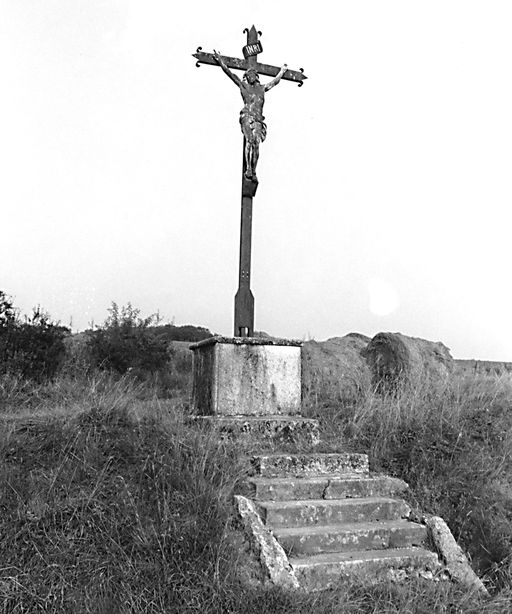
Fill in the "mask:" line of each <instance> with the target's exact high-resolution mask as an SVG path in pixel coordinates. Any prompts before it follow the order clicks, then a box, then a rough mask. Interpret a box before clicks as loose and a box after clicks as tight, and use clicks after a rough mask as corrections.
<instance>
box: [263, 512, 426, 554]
mask: <svg viewBox="0 0 512 614" xmlns="http://www.w3.org/2000/svg"><path fill="white" fill-rule="evenodd" d="M273 534H274V537H276V539H277V540H278V542H279V543H280V544H281V546H283V548H284V550H285V552H286V553H287V554H288V555H293V556H297V555H299V554H308V555H312V554H320V553H322V552H349V551H351V550H352V551H353V550H356V551H362V550H382V549H389V548H406V547H409V546H422V545H424V543H425V542H426V540H427V527H426V526H424V525H421V524H418V523H416V522H411V521H408V520H382V521H378V522H354V523H346V524H336V525H313V526H307V527H282V528H278V529H275V530H273Z"/></svg>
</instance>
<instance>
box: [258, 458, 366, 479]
mask: <svg viewBox="0 0 512 614" xmlns="http://www.w3.org/2000/svg"><path fill="white" fill-rule="evenodd" d="M251 463H252V465H253V467H254V469H255V470H256V473H257V474H258V475H260V476H261V477H268V478H278V477H288V478H290V477H292V476H293V477H301V476H304V477H306V476H320V475H329V474H336V475H347V474H348V475H369V465H368V456H367V455H366V454H352V453H336V454H334V453H330V454H328V453H323V454H322V453H316V454H315V453H313V454H268V455H263V456H254V457H253V458H252V459H251Z"/></svg>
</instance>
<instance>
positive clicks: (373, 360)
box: [363, 333, 454, 390]
mask: <svg viewBox="0 0 512 614" xmlns="http://www.w3.org/2000/svg"><path fill="white" fill-rule="evenodd" d="M363 354H364V356H365V357H366V360H367V363H368V367H369V369H370V371H371V374H372V379H373V383H374V385H375V386H377V387H378V389H380V390H383V389H385V390H396V389H397V388H403V387H404V386H406V385H409V386H414V387H416V386H418V385H419V384H423V383H429V382H432V383H434V382H436V383H441V384H444V383H446V382H447V381H448V379H449V377H450V375H451V374H452V372H453V369H454V361H453V358H452V356H451V354H450V350H449V349H448V348H447V347H446V346H445V345H443V344H442V343H441V342H439V341H437V342H435V341H427V340H426V339H419V338H416V337H407V336H406V335H402V334H401V333H379V334H378V335H375V337H374V338H373V339H372V340H371V341H370V343H369V344H368V346H367V347H366V349H365V350H364V352H363Z"/></svg>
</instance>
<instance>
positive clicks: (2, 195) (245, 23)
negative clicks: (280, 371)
mask: <svg viewBox="0 0 512 614" xmlns="http://www.w3.org/2000/svg"><path fill="white" fill-rule="evenodd" d="M0 7H1V19H0V68H1V70H0V74H1V79H2V92H3V93H2V96H1V97H0V124H1V125H0V135H1V137H0V169H1V175H0V176H1V181H0V202H1V205H2V216H1V242H0V259H1V260H0V262H1V278H0V288H1V289H3V290H4V291H6V292H7V293H8V294H10V295H12V296H13V297H14V299H15V303H16V305H18V306H19V307H20V308H21V309H22V310H23V311H30V309H31V307H32V306H34V305H36V304H40V305H41V306H43V307H44V308H45V309H46V310H48V311H49V312H50V314H51V315H52V316H53V317H54V318H56V319H59V320H61V322H62V323H63V324H69V323H70V321H72V326H73V329H75V330H78V329H83V328H85V327H87V325H88V324H89V323H91V322H92V321H94V322H95V323H101V322H102V321H103V320H104V319H105V317H106V315H107V308H108V307H109V305H110V303H111V301H116V302H117V303H119V304H121V305H122V304H125V303H127V302H128V301H131V302H132V304H133V305H135V306H136V307H139V308H140V309H141V310H142V313H143V314H145V315H146V314H149V313H152V312H155V311H157V310H159V312H160V314H161V315H163V316H164V317H165V318H166V319H168V320H174V321H175V323H176V324H186V323H192V324H197V325H203V326H207V327H208V328H210V329H211V330H212V331H214V332H217V333H221V334H228V335H229V334H232V326H233V297H234V294H235V292H236V286H237V280H238V244H239V225H240V183H241V162H242V159H241V158H242V135H241V132H240V127H239V123H238V114H239V111H240V109H241V106H242V100H241V97H240V94H239V91H238V90H237V88H236V87H235V86H234V84H233V83H232V82H231V81H230V80H229V79H227V77H226V76H225V75H224V74H223V73H222V71H221V70H220V69H219V68H217V67H212V66H202V67H201V68H199V69H198V68H196V67H195V65H194V64H195V62H194V59H193V58H192V57H191V54H192V53H194V52H195V50H196V47H197V46H199V45H200V46H202V47H203V50H204V51H212V50H213V49H214V48H215V49H218V50H220V51H221V53H224V54H226V55H236V56H238V57H242V46H243V45H244V44H245V35H244V34H243V32H242V31H243V29H244V28H245V27H250V26H251V25H252V24H253V23H254V24H255V25H256V27H257V29H259V30H261V31H262V32H263V35H262V38H261V42H262V45H263V49H264V52H263V53H262V54H261V55H260V56H259V60H260V61H262V62H265V63H270V64H275V65H278V66H280V65H281V64H282V63H285V62H286V63H287V64H288V65H289V67H290V68H294V69H298V68H299V67H303V68H304V70H305V73H306V75H307V76H308V80H307V81H306V83H305V85H304V86H303V87H301V88H298V87H297V86H296V85H295V84H293V83H290V82H281V83H280V84H279V85H278V86H277V87H276V88H274V89H273V90H271V91H270V92H269V93H268V95H267V99H266V104H265V117H266V121H267V125H268V136H267V140H266V141H265V143H263V144H262V146H261V157H260V162H259V165H258V177H259V180H260V185H259V188H258V193H257V196H256V198H255V201H254V214H253V263H252V264H253V266H252V277H253V281H252V289H253V293H254V295H255V300H256V317H255V327H256V329H258V330H264V331H267V332H268V333H270V334H273V335H276V336H283V337H294V338H311V337H312V338H315V339H317V340H322V339H325V338H328V337H333V336H341V335H344V334H346V333H348V332H351V331H354V332H361V333H365V334H367V335H370V336H373V335H374V334H376V333H377V332H379V331H400V332H402V333H405V334H407V335H412V336H419V337H424V338H427V339H431V340H434V341H443V342H444V343H445V344H446V345H447V346H448V347H450V348H451V350H452V354H453V355H454V356H455V357H457V358H480V359H489V360H509V361H512V300H511V299H512V282H511V277H512V276H511V268H512V257H511V238H510V237H511V224H510V222H511V218H512V215H511V211H512V79H511V64H512V36H511V32H512V5H511V3H510V1H509V0H506V1H499V0H494V1H491V2H490V1H484V0H482V1H479V2H475V1H472V0H460V1H458V0H457V1H456V0H441V1H440V0H429V1H428V2H427V1H419V0H417V1H416V0H414V1H412V0H404V1H396V0H386V1H383V0H378V1H370V0H368V1H362V0H357V1H356V0H351V1H350V2H343V1H341V2H299V1H288V0H286V1H283V0H279V2H276V1H265V2H263V1H260V2H257V1H253V2H240V1H239V0H236V1H235V0H233V1H230V2H224V1H219V2H211V1H208V2H206V1H204V0H198V1H195V2H179V3H175V2H170V1H169V0H155V1H152V0H144V1H142V0H140V1H129V0H44V2H43V1H41V0H0ZM178 7H179V8H178ZM266 79H267V78H266V77H262V81H265V80H266Z"/></svg>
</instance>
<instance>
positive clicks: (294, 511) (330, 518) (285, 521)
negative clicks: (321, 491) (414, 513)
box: [257, 497, 410, 529]
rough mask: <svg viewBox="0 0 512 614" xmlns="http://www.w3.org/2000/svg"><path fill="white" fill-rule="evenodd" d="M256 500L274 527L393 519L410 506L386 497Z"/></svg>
mask: <svg viewBox="0 0 512 614" xmlns="http://www.w3.org/2000/svg"><path fill="white" fill-rule="evenodd" d="M257 503H258V508H259V511H260V514H261V516H262V519H263V521H264V522H265V523H266V524H268V525H270V526H271V527H272V528H274V529H276V528H277V527H304V526H311V525H317V524H324V525H326V524H328V525H332V524H340V523H344V522H371V521H376V520H396V519H399V518H403V517H406V516H408V515H409V513H410V508H409V506H408V505H407V504H406V503H405V501H402V500H400V499H390V498H388V497H365V498H360V499H331V500H326V499H308V500H299V501H259V502H257Z"/></svg>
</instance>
